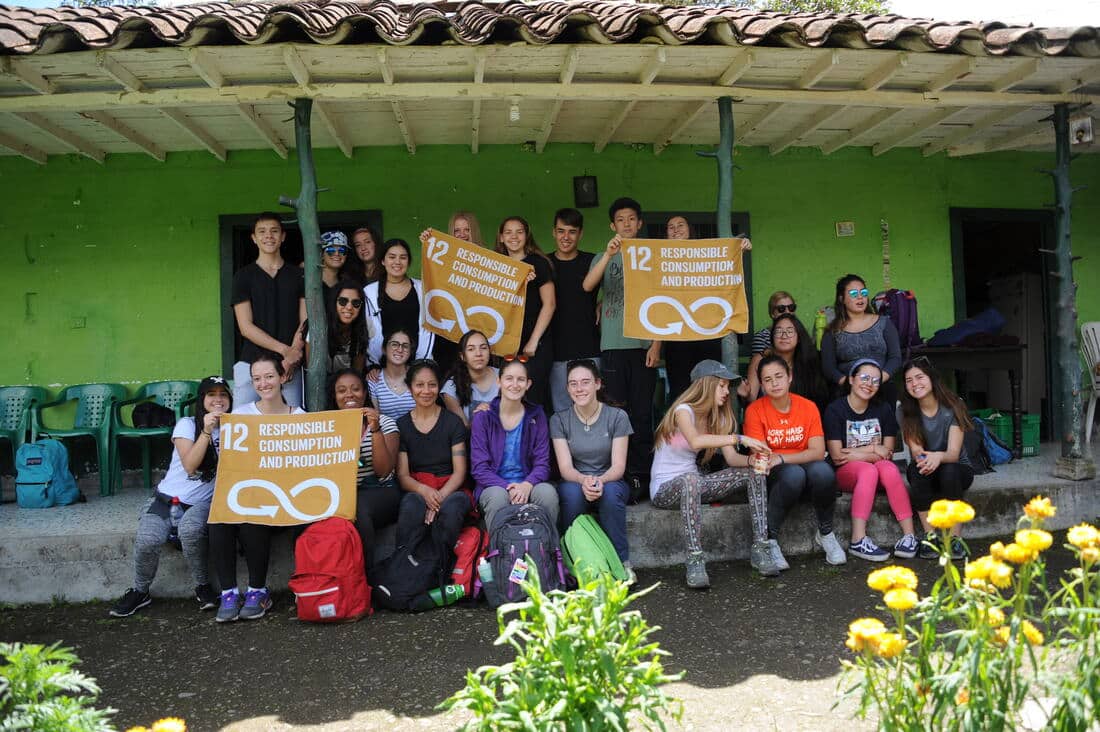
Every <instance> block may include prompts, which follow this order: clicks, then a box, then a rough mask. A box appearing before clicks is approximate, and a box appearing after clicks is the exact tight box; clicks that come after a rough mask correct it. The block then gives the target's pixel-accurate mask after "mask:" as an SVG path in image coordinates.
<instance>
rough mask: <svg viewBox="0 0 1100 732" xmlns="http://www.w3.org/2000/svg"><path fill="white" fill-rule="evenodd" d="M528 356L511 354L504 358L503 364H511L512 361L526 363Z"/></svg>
mask: <svg viewBox="0 0 1100 732" xmlns="http://www.w3.org/2000/svg"><path fill="white" fill-rule="evenodd" d="M527 359H528V356H527V354H526V353H513V354H510V355H508V356H504V363H512V362H513V361H519V362H520V363H527Z"/></svg>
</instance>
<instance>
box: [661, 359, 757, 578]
mask: <svg viewBox="0 0 1100 732" xmlns="http://www.w3.org/2000/svg"><path fill="white" fill-rule="evenodd" d="M735 378H737V377H736V376H735V375H734V374H733V372H732V371H730V370H729V369H728V368H726V367H725V366H724V365H722V364H721V363H719V362H717V361H712V360H709V359H708V360H705V361H700V362H699V363H698V364H696V366H695V368H693V369H692V370H691V386H689V387H688V389H687V391H685V392H684V393H683V394H681V395H680V396H679V397H678V398H677V399H676V401H675V402H673V403H672V406H671V407H670V408H669V410H668V412H666V413H665V416H664V417H663V418H662V419H661V423H660V425H658V427H657V432H656V434H654V436H653V440H654V444H655V445H656V449H655V450H654V454H653V469H652V472H651V477H652V480H651V482H650V487H649V492H650V497H651V499H652V500H653V505H654V506H655V507H656V508H665V509H676V508H679V509H680V513H681V516H682V518H683V526H684V539H685V541H686V542H687V551H688V558H687V563H686V575H687V586H688V587H690V588H692V589H696V590H704V589H706V588H708V587H710V578H709V577H708V576H707V567H706V561H705V560H704V558H703V546H702V540H701V535H702V528H703V516H702V509H701V508H700V506H701V504H703V503H714V502H715V501H722V500H726V499H728V498H730V497H731V496H732V495H733V494H734V493H735V492H737V491H739V490H740V489H742V488H744V489H745V490H746V492H747V493H748V499H749V516H750V517H751V519H752V534H753V543H752V551H751V554H750V558H751V562H752V566H753V567H754V568H756V569H757V571H759V572H760V573H761V574H763V575H766V576H771V575H776V574H779V570H778V568H777V567H776V566H775V563H774V562H773V561H772V560H771V554H770V552H769V550H768V547H767V538H768V526H767V518H766V516H767V512H766V503H765V495H764V481H763V477H762V476H761V475H759V474H757V473H755V472H754V471H753V470H752V468H750V467H749V458H748V457H746V456H745V455H741V454H740V453H738V452H737V451H736V450H735V449H734V448H735V447H740V446H743V447H747V448H748V449H749V450H752V451H753V452H754V453H764V454H767V453H768V452H769V449H768V446H767V445H765V444H764V442H763V441H762V440H760V439H758V438H754V437H749V436H745V435H739V434H736V429H737V423H736V420H735V419H734V415H733V408H732V407H731V405H730V382H731V381H732V380H733V379H735ZM719 450H720V451H721V452H722V456H723V457H724V458H725V460H726V463H727V464H728V465H729V467H727V468H725V469H723V470H719V471H718V472H715V473H709V474H706V475H704V474H701V473H700V472H699V467H698V465H697V463H696V456H697V453H698V452H699V451H702V452H703V463H704V464H706V463H709V462H710V460H711V458H713V457H714V455H715V453H716V452H718V451H719Z"/></svg>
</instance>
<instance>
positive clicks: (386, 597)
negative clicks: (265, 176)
mask: <svg viewBox="0 0 1100 732" xmlns="http://www.w3.org/2000/svg"><path fill="white" fill-rule="evenodd" d="M450 556H451V554H450V552H448V551H446V550H445V547H441V546H438V545H437V543H436V542H435V541H434V540H433V539H432V536H431V532H428V531H426V532H424V538H423V539H421V541H420V543H419V544H417V545H416V546H411V547H410V546H399V547H397V549H395V550H394V552H393V554H391V555H390V556H389V557H387V558H386V559H383V560H382V561H381V562H379V563H378V564H376V565H374V566H373V567H371V568H370V570H369V571H368V572H367V577H368V578H369V580H370V585H371V587H372V588H373V592H372V593H371V602H372V603H373V604H374V606H375V607H376V608H385V609H387V610H403V611H410V612H416V611H418V610H426V609H428V608H432V607H435V604H434V603H433V602H432V601H431V599H430V598H429V597H428V592H429V591H430V590H432V589H434V588H436V587H438V588H439V589H440V592H441V593H442V592H444V590H443V588H444V587H445V586H446V585H447V583H448V582H449V578H450V575H451V567H450V566H447V565H449V564H453V563H454V559H453V558H451V559H449V560H448V557H450Z"/></svg>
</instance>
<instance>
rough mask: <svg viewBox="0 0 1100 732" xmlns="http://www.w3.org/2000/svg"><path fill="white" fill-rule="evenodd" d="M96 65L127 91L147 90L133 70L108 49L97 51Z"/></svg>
mask: <svg viewBox="0 0 1100 732" xmlns="http://www.w3.org/2000/svg"><path fill="white" fill-rule="evenodd" d="M95 65H96V66H97V67H98V68H99V70H100V71H102V72H103V73H104V74H106V75H107V76H109V77H111V79H112V80H114V82H115V83H116V84H118V85H119V86H121V87H122V88H123V89H125V90H126V91H132V92H142V91H145V83H144V82H142V80H141V79H139V78H137V77H136V76H134V74H133V72H132V71H130V70H129V69H128V68H126V67H125V66H123V65H122V64H121V63H119V62H118V60H117V59H115V57H114V56H113V55H112V54H109V53H107V52H106V51H97V52H96V55H95Z"/></svg>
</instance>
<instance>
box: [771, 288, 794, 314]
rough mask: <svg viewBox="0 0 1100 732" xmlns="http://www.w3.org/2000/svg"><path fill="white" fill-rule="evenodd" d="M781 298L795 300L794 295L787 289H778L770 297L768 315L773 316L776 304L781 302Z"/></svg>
mask: <svg viewBox="0 0 1100 732" xmlns="http://www.w3.org/2000/svg"><path fill="white" fill-rule="evenodd" d="M780 300H790V301H791V302H794V295H792V294H791V293H789V292H787V291H786V290H776V291H775V292H773V293H772V296H771V297H769V298H768V315H769V316H771V314H772V311H773V310H775V306H776V305H778V304H779V301H780Z"/></svg>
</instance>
